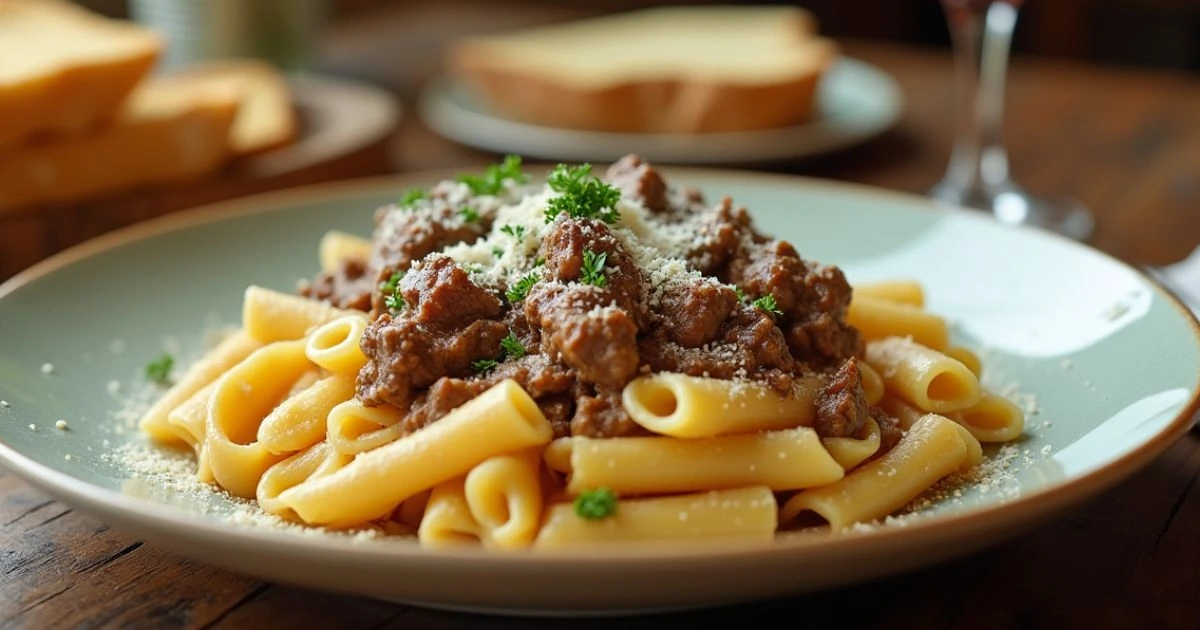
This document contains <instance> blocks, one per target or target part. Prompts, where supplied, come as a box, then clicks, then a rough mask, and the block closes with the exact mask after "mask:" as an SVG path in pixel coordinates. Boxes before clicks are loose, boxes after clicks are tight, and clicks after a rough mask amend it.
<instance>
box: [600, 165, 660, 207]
mask: <svg viewBox="0 0 1200 630" xmlns="http://www.w3.org/2000/svg"><path fill="white" fill-rule="evenodd" d="M604 178H605V179H607V180H608V182H609V183H610V184H612V185H614V186H616V187H617V188H620V189H621V193H622V195H623V196H624V197H627V198H631V199H636V200H637V201H640V202H641V204H642V205H643V206H645V207H646V209H648V210H651V211H653V212H665V211H666V210H668V209H669V206H668V202H667V183H666V182H664V181H663V178H662V176H660V175H659V174H658V171H656V170H654V167H653V166H650V165H649V164H648V163H646V162H643V161H642V159H641V158H639V157H638V156H636V155H626V156H625V157H623V158H621V159H619V160H617V161H616V162H613V164H612V166H609V167H608V172H607V173H606V174H605V175H604Z"/></svg>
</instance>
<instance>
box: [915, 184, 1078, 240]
mask: <svg viewBox="0 0 1200 630" xmlns="http://www.w3.org/2000/svg"><path fill="white" fill-rule="evenodd" d="M929 196H930V197H933V198H934V199H937V200H938V201H944V202H946V203H949V204H953V205H958V206H965V207H968V208H976V209H979V210H985V211H987V212H991V213H992V216H993V217H995V218H996V220H998V221H1000V222H1001V223H1008V224H1011V225H1031V226H1035V227H1040V228H1042V229H1045V230H1049V231H1051V232H1057V233H1059V234H1062V235H1063V236H1067V237H1070V238H1073V239H1075V240H1079V241H1086V240H1087V239H1088V237H1089V236H1091V235H1092V230H1093V229H1095V221H1094V219H1093V218H1092V213H1091V212H1090V211H1089V210H1088V209H1087V208H1086V207H1084V206H1083V204H1080V203H1079V202H1077V201H1074V200H1071V199H1048V198H1045V197H1039V196H1037V195H1034V194H1031V193H1029V192H1027V191H1025V190H1022V189H1021V188H1020V187H1018V186H1016V185H1015V184H1007V185H1004V186H1000V187H997V188H995V189H992V190H984V189H981V188H978V187H975V188H971V189H968V190H965V191H964V190H962V189H961V188H959V187H957V186H953V185H950V184H947V183H946V182H941V183H939V184H938V185H936V186H934V187H933V189H932V190H930V191H929Z"/></svg>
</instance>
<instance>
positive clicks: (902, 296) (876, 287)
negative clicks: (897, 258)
mask: <svg viewBox="0 0 1200 630" xmlns="http://www.w3.org/2000/svg"><path fill="white" fill-rule="evenodd" d="M859 298H870V299H872V300H882V301H885V302H896V303H899V304H908V305H910V306H915V307H917V308H924V307H925V289H924V287H922V286H921V283H920V282H917V281H915V280H880V281H877V282H865V283H860V284H856V285H854V299H856V300H857V299H859Z"/></svg>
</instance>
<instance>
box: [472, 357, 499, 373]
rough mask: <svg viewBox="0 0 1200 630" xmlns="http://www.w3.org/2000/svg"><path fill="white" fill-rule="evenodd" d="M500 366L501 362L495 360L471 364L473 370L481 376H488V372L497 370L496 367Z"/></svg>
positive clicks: (480, 360) (482, 360) (484, 360)
mask: <svg viewBox="0 0 1200 630" xmlns="http://www.w3.org/2000/svg"><path fill="white" fill-rule="evenodd" d="M499 365H500V362H499V361H497V360H495V359H479V360H478V361H472V362H471V369H472V370H475V371H476V372H479V373H480V374H487V373H488V372H491V371H492V370H494V369H496V367H497V366H499Z"/></svg>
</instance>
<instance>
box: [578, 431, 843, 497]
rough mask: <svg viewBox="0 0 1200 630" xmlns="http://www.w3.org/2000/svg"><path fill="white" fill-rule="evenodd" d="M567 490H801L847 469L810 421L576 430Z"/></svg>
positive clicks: (663, 491) (822, 483) (647, 491)
mask: <svg viewBox="0 0 1200 630" xmlns="http://www.w3.org/2000/svg"><path fill="white" fill-rule="evenodd" d="M570 465H571V471H570V473H569V476H568V478H567V492H568V493H570V494H573V495H574V494H578V493H579V492H581V491H583V490H587V489H591V488H601V487H603V488H609V489H610V490H613V491H615V492H617V493H619V494H665V493H672V492H694V491H699V490H712V489H724V488H736V487H741V486H754V485H764V486H767V487H769V488H771V489H772V490H795V489H797V488H810V487H814V486H821V485H825V484H827V483H832V482H834V481H837V480H838V479H841V478H842V476H843V474H844V471H843V470H842V467H841V466H839V465H838V463H837V462H836V461H834V459H833V458H832V457H831V456H830V455H829V453H828V452H827V451H826V450H825V448H824V447H823V446H821V440H820V438H818V437H817V433H816V431H813V430H812V429H810V428H808V427H797V428H795V429H784V430H782V431H768V432H764V433H753V434H746V435H727V436H721V437H713V438H704V439H695V440H679V439H673V438H667V437H624V438H607V439H589V438H581V437H575V438H571V457H570Z"/></svg>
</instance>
